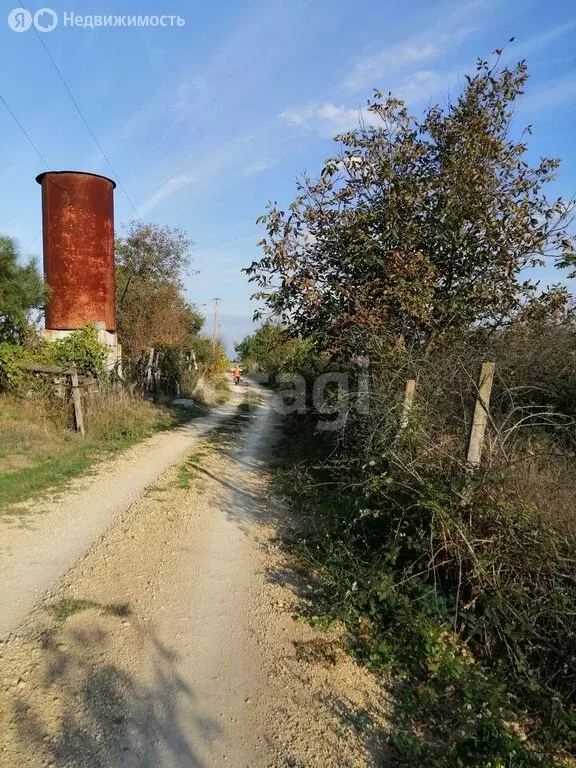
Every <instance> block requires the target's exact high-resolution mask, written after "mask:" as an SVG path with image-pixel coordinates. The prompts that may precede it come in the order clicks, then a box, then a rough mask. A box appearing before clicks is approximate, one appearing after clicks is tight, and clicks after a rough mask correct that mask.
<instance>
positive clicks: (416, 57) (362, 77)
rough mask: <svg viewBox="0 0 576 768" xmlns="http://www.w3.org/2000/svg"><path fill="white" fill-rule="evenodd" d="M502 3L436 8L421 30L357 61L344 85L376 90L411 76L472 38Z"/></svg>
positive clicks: (476, 0)
mask: <svg viewBox="0 0 576 768" xmlns="http://www.w3.org/2000/svg"><path fill="white" fill-rule="evenodd" d="M500 3H501V0H469V2H463V3H462V2H460V3H458V4H455V3H449V4H445V5H442V6H436V7H435V10H434V16H433V18H431V19H430V18H428V19H423V27H422V29H421V30H420V31H418V32H416V33H415V34H412V35H410V36H409V37H407V38H406V39H404V40H402V41H400V42H398V43H396V44H395V45H392V46H390V47H388V48H385V49H383V50H379V51H375V52H374V53H372V54H370V55H369V56H365V57H363V58H361V59H360V60H359V61H357V62H356V63H355V64H354V65H353V66H352V68H351V70H350V72H349V73H348V74H347V75H346V76H345V78H344V80H343V81H342V86H343V87H344V88H345V89H346V90H348V91H359V90H361V89H363V88H377V87H378V85H379V83H380V82H381V80H382V78H384V77H389V76H390V75H397V74H400V75H402V74H404V75H406V74H409V72H410V70H411V69H412V68H413V67H415V66H416V67H420V66H421V65H422V63H423V62H425V61H432V60H434V59H436V58H438V57H441V56H445V55H447V54H448V53H450V52H451V51H453V49H454V46H455V45H457V44H458V43H461V42H462V41H463V40H465V39H466V38H468V37H470V36H471V35H472V34H473V33H474V32H475V31H476V27H477V26H478V25H479V24H481V25H484V24H485V20H486V18H487V16H488V15H489V13H490V11H491V10H493V9H494V8H496V7H497V6H498V5H500Z"/></svg>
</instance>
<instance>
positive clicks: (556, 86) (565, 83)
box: [518, 77, 576, 114]
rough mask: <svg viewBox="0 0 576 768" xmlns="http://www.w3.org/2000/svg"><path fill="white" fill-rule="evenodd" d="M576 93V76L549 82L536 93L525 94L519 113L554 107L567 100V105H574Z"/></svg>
mask: <svg viewBox="0 0 576 768" xmlns="http://www.w3.org/2000/svg"><path fill="white" fill-rule="evenodd" d="M575 95H576V77H571V78H568V79H566V80H562V81H560V82H559V81H558V80H556V81H554V82H551V83H549V84H548V85H547V86H546V87H545V88H542V89H541V90H539V91H536V93H531V94H530V95H528V96H525V97H524V98H523V99H522V101H521V102H520V106H519V109H518V114H524V113H527V112H535V111H536V110H541V109H544V108H545V107H552V106H555V105H558V104H561V103H562V102H565V103H566V105H567V106H570V107H572V106H573V104H574V96H575Z"/></svg>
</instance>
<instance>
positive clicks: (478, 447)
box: [466, 362, 494, 470]
mask: <svg viewBox="0 0 576 768" xmlns="http://www.w3.org/2000/svg"><path fill="white" fill-rule="evenodd" d="M493 381H494V363H492V362H485V363H482V370H481V371H480V380H479V382H478V395H477V397H476V405H475V407H474V417H473V419H472V428H471V430H470V440H469V442H468V456H467V457H466V461H467V464H468V468H469V469H471V470H476V469H478V467H479V466H480V459H481V458H482V447H483V445H484V434H485V432H486V424H487V423H488V413H489V408H490V394H491V392H492V383H493Z"/></svg>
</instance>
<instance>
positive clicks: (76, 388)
mask: <svg viewBox="0 0 576 768" xmlns="http://www.w3.org/2000/svg"><path fill="white" fill-rule="evenodd" d="M70 381H71V383H72V401H73V402H74V419H75V421H76V430H77V431H78V432H80V434H81V435H82V437H84V416H83V414H82V398H81V397H80V384H79V383H78V371H77V370H76V369H74V368H73V369H72V370H71V371H70Z"/></svg>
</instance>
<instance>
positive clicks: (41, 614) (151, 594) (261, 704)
mask: <svg viewBox="0 0 576 768" xmlns="http://www.w3.org/2000/svg"><path fill="white" fill-rule="evenodd" d="M250 397H251V401H250V402H245V403H242V404H241V405H240V407H239V409H238V410H237V412H236V414H235V415H234V416H233V417H231V418H228V419H226V420H224V421H223V422H221V424H220V426H218V427H217V428H216V429H214V430H212V432H211V433H210V434H209V435H207V437H206V438H205V439H204V440H203V441H201V442H198V441H197V440H196V442H195V443H194V444H193V445H192V446H191V447H190V450H188V451H187V452H186V456H185V457H181V459H180V461H179V462H178V463H177V464H176V465H175V466H172V467H170V468H168V469H166V470H165V471H162V468H161V467H160V470H159V471H158V472H157V477H156V479H155V480H154V483H153V485H151V484H148V487H147V489H146V490H145V491H143V492H141V493H140V495H139V496H138V498H137V499H136V500H134V501H133V503H132V504H131V505H129V506H124V507H122V508H121V509H120V510H117V511H116V515H115V518H114V521H113V522H111V523H110V524H109V525H108V528H107V530H106V531H105V532H104V533H103V535H102V536H101V537H100V538H99V540H98V541H97V542H96V543H95V544H94V545H93V546H92V547H91V548H90V549H89V550H88V552H87V553H85V555H84V556H83V557H81V558H80V559H79V560H77V561H76V563H75V564H74V565H73V566H72V567H71V568H70V569H69V570H68V571H67V573H66V574H65V576H64V577H63V578H62V579H61V580H60V581H59V582H58V584H57V586H56V587H55V588H54V589H53V592H52V593H51V594H49V595H48V596H46V597H44V599H42V600H41V601H40V602H39V603H38V604H37V605H36V608H35V610H34V611H32V613H31V614H29V615H28V616H27V618H26V620H25V621H24V622H23V623H21V624H20V626H19V628H18V631H17V632H15V633H13V634H12V636H11V637H10V638H9V639H8V640H7V641H6V642H5V643H4V644H3V645H0V653H1V655H0V685H1V686H2V699H1V700H0V731H1V732H2V734H3V736H2V743H1V746H0V765H1V766H14V765H18V764H24V765H26V766H30V768H36V766H38V767H39V766H58V767H60V766H62V767H63V766H89V767H90V768H93V767H94V768H95V767H96V766H98V768H100V766H101V767H102V768H104V766H106V768H108V767H109V766H130V767H132V766H134V768H135V767H136V766H143V767H144V768H152V767H153V766H154V767H156V766H159V767H161V768H164V767H166V768H184V767H192V766H206V767H208V766H214V767H215V766H223V765H231V766H237V767H238V768H244V767H246V768H248V766H254V767H255V768H265V767H267V766H294V767H303V766H370V765H382V759H383V754H384V752H383V747H382V744H383V740H384V738H385V712H386V701H385V697H384V696H383V694H382V691H381V688H380V685H379V684H378V681H376V680H375V679H374V678H373V677H371V676H370V675H369V674H368V673H367V672H366V671H365V670H363V669H361V668H360V667H358V666H356V665H355V664H354V663H353V662H352V661H351V660H350V659H349V657H348V656H346V654H345V653H344V652H343V651H342V650H341V635H340V634H339V633H338V632H334V633H319V632H317V631H315V630H313V629H311V628H310V627H309V626H308V625H307V624H305V623H304V622H296V621H294V618H293V613H294V608H295V606H296V604H297V603H298V601H299V599H300V598H299V597H298V594H299V592H300V590H301V588H302V587H303V584H302V577H301V576H298V575H297V574H296V573H295V572H294V571H293V570H292V569H291V566H290V563H289V561H288V560H287V559H286V556H285V555H284V554H283V552H282V550H281V548H280V547H279V545H278V531H279V528H280V529H285V528H286V527H287V526H288V527H289V526H290V525H291V523H290V520H289V518H288V517H287V515H286V513H285V511H283V510H282V509H281V505H279V504H278V503H277V502H274V501H273V500H271V499H270V498H269V493H268V491H267V485H266V474H265V461H264V459H265V456H266V452H267V450H268V449H269V447H270V445H271V444H272V443H273V440H274V419H273V416H272V414H271V410H270V407H269V395H268V394H267V393H264V392H259V393H255V394H252V395H251V396H250ZM256 400H257V401H258V402H256ZM153 455H154V454H153ZM91 482H92V483H93V484H92V493H93V494H94V493H95V492H96V490H97V488H98V487H99V483H100V480H99V479H98V477H95V478H93V479H92V481H91ZM68 502H69V499H64V500H63V503H64V504H66V503H68Z"/></svg>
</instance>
